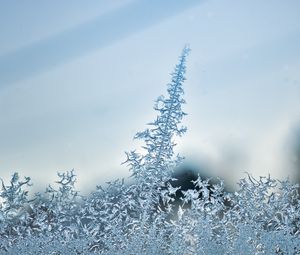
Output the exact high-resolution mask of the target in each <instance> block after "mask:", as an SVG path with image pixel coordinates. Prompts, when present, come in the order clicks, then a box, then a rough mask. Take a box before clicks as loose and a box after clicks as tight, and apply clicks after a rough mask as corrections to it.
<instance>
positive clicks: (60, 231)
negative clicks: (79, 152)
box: [0, 47, 300, 255]
mask: <svg viewBox="0 0 300 255" xmlns="http://www.w3.org/2000/svg"><path fill="white" fill-rule="evenodd" d="M189 51H190V50H189V48H188V47H185V48H184V50H183V52H182V54H181V56H180V58H179V63H178V64H177V65H176V67H175V70H174V72H173V73H172V76H171V82H170V84H168V89H167V95H166V96H160V97H158V99H157V101H156V104H155V106H154V109H155V110H156V112H158V116H157V118H156V119H155V120H154V121H153V122H151V123H149V127H148V128H147V129H146V130H145V131H143V132H138V133H137V134H136V136H135V138H136V139H141V140H143V142H144V146H143V148H144V151H143V152H142V153H140V154H139V153H137V152H136V151H131V152H128V153H127V154H126V155H127V160H126V161H125V163H126V164H127V165H128V166H129V169H130V171H131V173H132V177H131V178H132V181H131V184H128V183H127V182H126V181H125V180H115V181H111V182H108V183H107V185H106V186H104V187H102V186H97V187H96V190H95V191H93V192H92V193H91V194H90V195H89V196H86V197H84V196H82V195H80V194H79V192H78V191H77V190H76V188H75V184H76V176H75V173H74V171H73V170H72V171H69V172H65V173H58V181H57V182H56V186H51V185H49V186H48V187H47V188H46V190H45V192H44V193H37V194H35V195H34V197H33V198H30V199H29V198H28V191H27V188H29V186H31V183H30V178H29V177H25V178H24V180H21V179H20V177H19V175H18V173H14V174H13V175H12V178H11V181H10V183H9V184H8V185H6V184H5V183H4V182H3V181H2V188H1V191H0V198H1V199H2V202H1V207H0V254H24V255H26V254H52V255H58V254H105V255H118V254H120V255H121V254H122V255H123V254H124V255H135V254H147V255H148V254H149V255H158V254H162V255H164V254H166V255H171V254H180V255H191V254H197V255H198V254H199V255H200V254H203V255H206V254H249V255H250V254H251V255H252V254H300V199H299V193H298V190H299V185H295V184H292V183H290V182H289V180H284V181H279V180H274V179H272V178H271V177H270V176H268V177H260V178H259V179H255V178H253V177H252V176H250V175H249V174H248V175H246V177H245V178H244V179H241V180H240V181H239V189H238V190H236V191H235V192H233V193H230V192H227V191H226V190H225V184H224V182H223V181H222V180H217V182H215V181H214V182H213V181H212V180H211V179H203V178H201V176H198V178H197V179H196V180H194V181H192V187H193V188H191V189H186V190H184V189H182V188H181V187H177V186H176V181H175V180H174V179H172V171H173V170H174V168H176V167H177V166H178V164H179V163H180V162H181V161H182V158H181V157H179V156H178V155H176V154H175V151H174V147H175V141H174V138H175V136H181V135H182V134H183V133H184V132H185V131H186V128H185V127H183V126H181V121H182V118H183V117H184V115H185V113H184V112H183V111H182V104H184V103H185V101H184V99H183V83H184V81H185V64H186V58H187V55H188V53H189ZM178 193H180V194H181V196H180V199H181V201H178V199H177V200H175V198H176V197H177V198H178Z"/></svg>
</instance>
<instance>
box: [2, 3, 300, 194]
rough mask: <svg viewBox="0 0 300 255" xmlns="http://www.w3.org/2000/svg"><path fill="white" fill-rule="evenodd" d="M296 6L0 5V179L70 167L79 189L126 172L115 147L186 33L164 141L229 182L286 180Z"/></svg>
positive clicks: (135, 127)
mask: <svg viewBox="0 0 300 255" xmlns="http://www.w3.org/2000/svg"><path fill="white" fill-rule="evenodd" d="M299 14H300V1H297V0H272V1H271V0H266V1H261V0H245V1H238V0H235V1H234V0H211V1H204V0H202V1H201V0H198V1H197V0H186V1H180V0H173V1H171V0H165V1H159V0H151V1H146V0H140V1H134V0H122V1H121V0H115V1H108V0H106V1H104V0H101V1H99V0H98V1H96V0H91V1H79V0H78V1H77V0H75V1H74V0H72V1H71V0H69V1H67V0H66V1H58V0H55V1H46V0H43V1H33V0H32V1H17V0H12V1H6V2H4V1H2V2H1V3H0V32H1V40H0V115H1V119H0V141H1V143H0V177H2V178H3V179H4V180H8V178H9V176H10V175H11V174H12V173H13V172H14V171H18V172H19V173H20V174H21V175H25V176H30V177H31V178H32V180H33V183H34V186H35V187H37V188H44V187H46V185H47V184H48V183H52V182H53V181H54V180H55V175H56V172H57V171H66V170H71V169H73V168H74V169H75V171H76V173H77V175H78V185H77V187H78V189H79V190H90V189H93V188H94V186H95V185H96V184H99V183H100V184H101V183H103V182H105V181H109V180H110V179H112V178H115V177H125V176H128V175H129V173H128V169H127V168H126V166H124V165H120V163H121V162H122V161H124V160H125V154H124V152H125V151H129V150H132V149H134V148H136V147H137V146H139V144H137V143H136V142H134V141H133V140H132V137H133V136H134V134H135V133H136V132H137V131H141V130H143V129H144V128H145V127H146V125H145V124H146V123H148V122H150V121H152V120H153V118H154V117H155V112H154V111H153V110H152V107H153V103H154V100H155V99H156V98H157V97H158V96H159V95H160V94H163V93H165V91H166V84H167V83H168V81H169V79H170V76H169V74H170V73H171V72H172V70H173V67H174V65H175V64H176V62H177V58H178V56H179V54H180V52H181V49H182V48H183V46H184V45H185V44H186V43H189V44H190V46H191V48H192V52H191V54H190V56H189V58H188V61H187V75H186V76H187V81H186V83H185V85H184V86H185V99H186V101H187V105H185V107H184V109H185V111H186V112H187V113H188V114H189V115H188V116H187V117H186V119H185V120H184V124H185V125H186V126H187V127H188V132H187V134H186V135H185V137H184V138H182V139H180V140H178V146H177V147H178V148H177V151H179V152H180V153H181V154H182V155H183V156H185V157H186V158H187V160H188V162H192V163H193V164H194V165H195V166H199V167H200V166H203V165H205V166H206V171H211V174H213V175H215V174H217V175H220V176H222V177H224V178H225V179H226V180H228V181H229V182H231V183H235V182H236V181H237V180H238V178H239V177H241V176H243V172H244V171H248V172H250V173H253V174H254V175H266V174H268V173H271V175H272V176H274V177H276V178H277V177H280V178H284V177H287V176H291V177H292V176H294V175H295V174H296V173H295V171H296V170H295V168H294V166H293V162H291V160H292V159H291V157H290V151H289V145H288V142H287V141H289V139H290V137H291V135H292V134H291V133H292V130H294V129H295V127H296V126H297V125H299V123H300V107H299V106H300V100H299V98H300V72H299V67H300V58H299V57H300V49H299V45H300V15H299ZM207 169H208V170H207Z"/></svg>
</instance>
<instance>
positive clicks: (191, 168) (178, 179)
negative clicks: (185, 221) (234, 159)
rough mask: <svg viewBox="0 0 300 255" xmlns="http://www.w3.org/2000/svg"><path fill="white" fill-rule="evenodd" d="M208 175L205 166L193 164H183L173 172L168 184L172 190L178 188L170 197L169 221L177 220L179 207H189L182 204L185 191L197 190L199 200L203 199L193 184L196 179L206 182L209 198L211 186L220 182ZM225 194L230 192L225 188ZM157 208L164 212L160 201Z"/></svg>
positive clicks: (207, 169)
mask: <svg viewBox="0 0 300 255" xmlns="http://www.w3.org/2000/svg"><path fill="white" fill-rule="evenodd" d="M208 173H209V168H208V167H207V166H205V165H203V166H199V165H198V166H197V165H193V164H183V165H181V166H180V167H179V168H178V169H176V170H175V171H174V172H173V174H172V179H171V180H170V181H169V183H170V184H171V185H172V187H174V188H175V187H178V188H179V189H178V190H177V191H176V192H175V195H172V196H171V197H172V198H173V199H174V201H173V202H171V205H172V206H173V211H172V213H171V215H170V219H176V218H177V212H178V209H179V206H180V207H181V208H190V207H191V203H190V202H189V203H183V198H184V192H185V191H187V190H197V191H198V192H199V198H200V199H201V198H202V197H203V194H202V192H201V191H200V188H199V187H197V186H196V185H195V184H194V183H193V182H195V181H196V180H197V179H198V177H200V178H201V180H202V181H203V182H205V181H208V189H209V195H210V196H211V195H212V194H213V185H215V184H217V183H219V182H220V180H219V179H218V178H217V177H216V176H213V175H209V174H208ZM227 192H231V189H230V188H228V187H226V186H225V188H224V193H227ZM222 197H223V196H222ZM223 198H224V201H223V202H224V205H225V206H230V203H229V202H228V201H227V200H226V199H225V197H223ZM159 207H160V208H161V209H162V210H165V206H164V204H163V202H162V201H161V200H160V204H159Z"/></svg>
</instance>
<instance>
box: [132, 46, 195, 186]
mask: <svg viewBox="0 0 300 255" xmlns="http://www.w3.org/2000/svg"><path fill="white" fill-rule="evenodd" d="M189 52H190V49H189V47H187V46H186V47H184V49H183V51H182V54H181V56H180V57H179V63H178V64H177V65H176V67H175V70H174V72H173V73H172V74H171V76H172V79H171V82H170V83H169V84H168V89H167V92H168V94H167V96H166V97H164V96H160V97H158V99H157V100H156V103H155V106H154V109H155V110H156V111H157V112H158V116H157V117H156V120H154V121H153V122H151V123H149V124H148V125H149V126H150V128H147V129H146V130H145V131H143V132H138V133H137V134H136V135H135V137H134V138H135V139H142V140H144V142H145V146H144V147H143V148H144V149H145V150H146V153H145V154H144V155H139V154H137V153H136V152H131V153H127V157H128V159H127V163H129V165H130V166H131V171H132V172H133V176H134V177H135V178H137V179H138V180H139V181H140V182H143V183H145V182H146V183H148V184H152V185H153V184H154V183H158V182H161V181H165V180H167V179H169V178H170V173H171V169H173V168H174V162H177V160H176V159H175V158H174V150H173V149H174V146H175V143H174V136H176V135H177V136H181V135H182V134H183V133H184V132H185V131H186V127H183V126H181V125H180V123H181V120H182V118H183V116H184V115H186V113H184V112H183V111H182V104H184V103H185V100H184V99H183V98H182V96H183V94H184V91H183V88H182V85H183V82H184V81H185V76H184V75H185V72H186V57H187V56H188V54H189Z"/></svg>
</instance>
